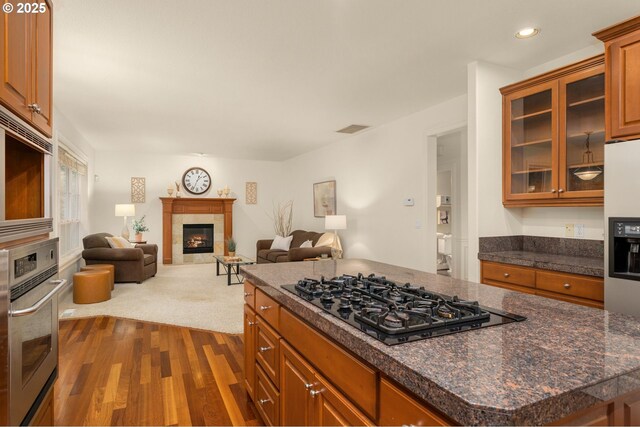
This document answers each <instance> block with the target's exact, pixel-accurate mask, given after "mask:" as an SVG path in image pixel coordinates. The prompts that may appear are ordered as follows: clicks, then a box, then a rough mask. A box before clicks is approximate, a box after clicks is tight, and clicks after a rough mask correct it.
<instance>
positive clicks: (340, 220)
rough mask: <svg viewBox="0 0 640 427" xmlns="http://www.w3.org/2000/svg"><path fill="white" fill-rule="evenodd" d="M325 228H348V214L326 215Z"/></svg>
mask: <svg viewBox="0 0 640 427" xmlns="http://www.w3.org/2000/svg"><path fill="white" fill-rule="evenodd" d="M324 228H325V229H326V230H346V229H347V216H346V215H327V216H325V217H324Z"/></svg>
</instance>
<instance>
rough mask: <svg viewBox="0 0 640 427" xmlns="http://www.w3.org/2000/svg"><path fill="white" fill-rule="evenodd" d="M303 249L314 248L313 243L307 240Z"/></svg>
mask: <svg viewBox="0 0 640 427" xmlns="http://www.w3.org/2000/svg"><path fill="white" fill-rule="evenodd" d="M300 247H301V248H312V247H313V242H312V241H311V240H305V241H304V242H303V243H302V244H301V245H300Z"/></svg>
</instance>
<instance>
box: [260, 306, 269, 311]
mask: <svg viewBox="0 0 640 427" xmlns="http://www.w3.org/2000/svg"><path fill="white" fill-rule="evenodd" d="M270 308H271V306H270V305H261V306H260V310H262V311H266V310H269V309H270Z"/></svg>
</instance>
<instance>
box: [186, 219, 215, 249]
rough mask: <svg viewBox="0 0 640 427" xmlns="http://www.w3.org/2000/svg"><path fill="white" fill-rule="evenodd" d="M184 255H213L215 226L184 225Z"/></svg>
mask: <svg viewBox="0 0 640 427" xmlns="http://www.w3.org/2000/svg"><path fill="white" fill-rule="evenodd" d="M182 236H183V239H182V253H183V254H207V253H213V224H183V225H182Z"/></svg>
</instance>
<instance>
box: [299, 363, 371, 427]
mask: <svg viewBox="0 0 640 427" xmlns="http://www.w3.org/2000/svg"><path fill="white" fill-rule="evenodd" d="M316 383H317V384H316V385H315V386H314V387H313V389H312V390H311V394H312V398H313V400H314V402H313V404H314V411H313V412H314V422H313V425H317V426H372V425H374V424H373V422H372V421H371V420H369V419H368V418H367V417H366V416H365V415H364V414H363V413H362V412H360V410H358V408H356V407H355V406H354V405H353V404H352V403H351V402H349V400H347V398H346V397H345V396H344V395H342V394H341V393H340V392H339V391H338V390H336V389H335V388H333V387H332V386H331V385H330V384H329V382H328V381H327V380H325V379H324V378H323V377H322V376H320V375H319V374H316Z"/></svg>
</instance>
